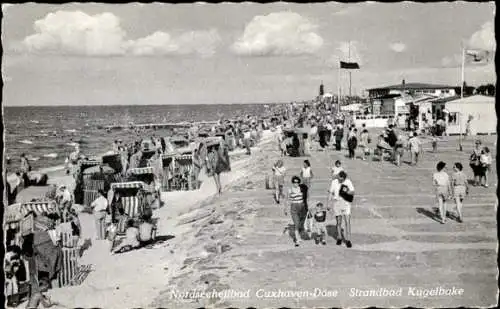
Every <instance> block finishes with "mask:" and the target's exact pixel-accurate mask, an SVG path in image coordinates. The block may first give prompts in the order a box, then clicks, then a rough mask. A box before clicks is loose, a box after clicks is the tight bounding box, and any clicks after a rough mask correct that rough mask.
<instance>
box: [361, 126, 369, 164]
mask: <svg viewBox="0 0 500 309" xmlns="http://www.w3.org/2000/svg"><path fill="white" fill-rule="evenodd" d="M363 125H364V124H363ZM370 142H371V140H370V134H369V133H368V130H367V129H363V131H362V132H361V135H360V136H359V147H360V148H361V151H362V152H361V160H363V161H366V154H367V152H368V150H369V148H368V144H370Z"/></svg>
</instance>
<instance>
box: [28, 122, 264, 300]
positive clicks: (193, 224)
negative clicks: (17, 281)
mask: <svg viewBox="0 0 500 309" xmlns="http://www.w3.org/2000/svg"><path fill="white" fill-rule="evenodd" d="M273 139H274V133H272V132H268V131H266V132H264V136H263V138H262V140H261V142H260V143H259V145H258V146H257V147H254V148H252V155H251V156H246V155H243V152H242V151H241V150H237V151H235V152H233V153H231V158H232V166H231V168H232V171H231V172H230V173H225V174H222V175H221V181H222V184H223V195H222V196H221V197H218V196H216V195H215V192H216V189H215V184H214V182H213V181H212V179H205V181H204V182H203V184H202V186H201V188H200V189H199V190H197V191H180V192H163V193H162V200H163V201H164V202H165V204H166V206H164V207H162V208H161V209H158V210H156V211H155V217H159V218H160V221H159V224H158V228H159V230H158V233H157V235H158V236H159V238H165V239H168V240H166V241H164V242H162V243H159V244H157V245H155V246H154V247H153V248H152V249H145V248H144V249H141V250H136V251H132V252H128V253H124V254H119V255H112V254H110V252H109V243H108V242H107V241H104V240H94V233H95V227H94V223H93V220H92V216H91V215H89V214H86V213H80V214H79V217H80V221H81V224H82V238H83V239H90V240H91V242H92V246H91V247H90V248H89V249H88V250H87V251H85V253H84V255H83V256H82V258H81V259H80V264H81V265H86V264H92V265H93V269H94V271H93V272H91V273H90V274H89V276H88V277H87V278H86V280H85V281H84V282H83V284H82V285H80V286H74V287H65V288H60V289H54V290H50V291H49V292H48V294H49V295H50V296H51V298H52V299H53V300H54V301H56V302H58V303H59V305H58V306H56V307H55V308H73V307H100V308H124V307H127V308H131V307H143V308H145V307H148V306H149V305H150V304H151V302H152V301H153V300H154V299H156V298H158V297H159V296H160V293H161V291H163V290H165V289H167V288H169V287H170V280H171V278H174V277H176V276H178V275H179V274H181V273H184V271H185V269H186V268H185V267H184V264H185V263H186V259H189V258H190V257H192V256H194V257H195V259H196V258H209V259H213V257H212V256H213V255H214V254H215V253H213V252H215V251H217V248H218V247H219V251H221V250H222V251H224V250H227V245H224V244H227V243H229V241H228V239H227V237H230V235H226V234H228V232H227V231H226V230H227V229H228V228H231V227H234V224H235V223H231V222H233V221H234V222H236V220H237V219H236V218H233V219H224V224H221V225H219V224H218V222H219V220H218V219H215V221H213V220H214V218H222V217H224V214H223V213H222V212H221V211H220V209H225V207H226V206H224V205H230V204H231V200H229V199H227V197H226V196H227V195H229V194H231V191H233V190H234V187H233V185H232V183H234V182H236V181H238V180H239V179H245V177H247V175H248V174H249V172H250V171H252V172H253V171H254V170H255V167H256V166H255V162H259V161H261V162H262V160H261V158H263V156H264V157H266V156H268V154H266V153H265V152H263V151H262V149H263V148H267V147H269V146H268V145H269V143H270V142H271V141H273ZM273 144H274V143H273ZM235 158H236V159H237V160H236V161H235ZM202 177H204V176H202ZM205 178H206V177H205ZM49 182H50V183H56V184H59V185H60V184H66V185H71V182H72V179H71V177H68V176H66V175H64V172H63V171H55V172H51V173H50V175H49ZM245 186H247V187H248V186H251V184H248V183H246V184H245ZM46 190H47V188H46V187H40V188H35V187H33V188H28V189H26V190H23V191H22V192H21V193H20V200H22V201H27V200H31V199H32V198H33V197H39V196H40V195H43V193H44V192H45V191H46ZM230 206H231V205H230ZM232 206H233V207H236V209H240V208H241V206H238V205H236V206H235V205H232ZM235 211H236V210H235ZM236 215H237V214H236ZM236 215H235V216H236ZM239 215H240V216H241V214H239ZM211 220H212V221H211ZM210 222H212V223H210ZM213 224H216V225H218V228H219V229H220V232H219V234H213V233H211V235H212V238H210V237H209V236H207V235H205V236H203V237H202V238H200V235H201V234H200V231H201V230H204V229H206V227H207V226H211V225H213ZM231 224H232V225H231ZM204 231H205V233H206V230H204ZM213 237H215V238H213ZM231 237H233V236H231ZM221 246H222V247H221ZM23 306H24V304H22V305H20V306H19V308H21V307H23Z"/></svg>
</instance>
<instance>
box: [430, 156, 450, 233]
mask: <svg viewBox="0 0 500 309" xmlns="http://www.w3.org/2000/svg"><path fill="white" fill-rule="evenodd" d="M445 167H446V163H444V162H443V161H439V162H438V164H437V165H436V170H437V172H435V173H434V175H432V182H433V184H434V187H435V188H436V198H437V201H438V208H439V209H438V211H439V215H440V217H441V224H445V223H446V199H447V198H448V197H449V196H450V194H451V192H452V190H451V182H450V177H449V176H448V174H447V173H446V171H445Z"/></svg>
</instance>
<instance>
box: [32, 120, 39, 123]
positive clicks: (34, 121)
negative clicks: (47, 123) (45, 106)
mask: <svg viewBox="0 0 500 309" xmlns="http://www.w3.org/2000/svg"><path fill="white" fill-rule="evenodd" d="M31 122H32V123H40V121H38V120H31Z"/></svg>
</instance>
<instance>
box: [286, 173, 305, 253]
mask: <svg viewBox="0 0 500 309" xmlns="http://www.w3.org/2000/svg"><path fill="white" fill-rule="evenodd" d="M287 193H288V194H287V199H286V201H287V203H286V205H285V209H284V210H285V216H286V215H287V214H288V209H290V215H291V216H292V221H293V225H294V243H295V247H298V246H299V244H300V232H301V231H302V227H303V225H304V219H305V217H306V215H307V209H306V207H305V199H304V193H303V190H302V189H301V187H300V178H299V177H298V176H293V177H292V187H291V188H289V189H288V192H287Z"/></svg>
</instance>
